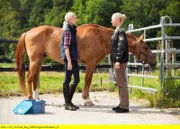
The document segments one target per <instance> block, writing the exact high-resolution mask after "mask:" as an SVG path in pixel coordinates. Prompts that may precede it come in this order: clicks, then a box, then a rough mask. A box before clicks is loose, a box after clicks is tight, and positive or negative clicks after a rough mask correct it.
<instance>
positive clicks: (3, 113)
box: [0, 92, 180, 124]
mask: <svg viewBox="0 0 180 129" xmlns="http://www.w3.org/2000/svg"><path fill="white" fill-rule="evenodd" d="M40 97H41V99H42V100H46V104H47V105H46V107H45V110H46V112H45V114H38V115H15V114H13V112H12V110H13V108H14V107H15V106H16V105H17V104H18V103H19V102H20V101H22V100H23V98H22V97H10V98H3V99H2V98H0V124H180V117H179V115H180V110H179V109H175V110H176V112H175V113H173V109H172V110H168V109H154V108H147V107H144V106H142V105H140V104H139V102H138V103H137V102H134V101H131V104H130V112H129V113H125V114H117V113H115V112H113V111H112V110H111V108H112V107H113V106H116V105H117V103H118V98H117V95H116V93H108V92H92V93H91V97H92V99H93V101H94V103H95V104H96V106H93V107H86V106H83V100H82V99H81V94H75V96H74V103H75V104H76V105H79V106H80V110H78V111H73V112H72V111H67V110H64V107H63V106H62V105H63V103H64V101H63V96H62V94H60V95H47V94H46V95H41V96H40ZM178 111H179V112H178Z"/></svg>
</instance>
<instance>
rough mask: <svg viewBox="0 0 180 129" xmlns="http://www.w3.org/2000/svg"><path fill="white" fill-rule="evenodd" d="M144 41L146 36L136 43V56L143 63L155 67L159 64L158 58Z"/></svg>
mask: <svg viewBox="0 0 180 129" xmlns="http://www.w3.org/2000/svg"><path fill="white" fill-rule="evenodd" d="M143 39H144V35H141V36H140V37H139V38H138V39H137V41H136V50H137V53H136V55H137V57H138V59H139V60H141V61H142V62H143V63H145V64H149V65H150V66H151V67H155V66H156V64H157V62H156V57H155V55H154V54H153V53H152V51H151V49H150V48H149V47H148V45H147V44H146V43H145V42H144V40H143Z"/></svg>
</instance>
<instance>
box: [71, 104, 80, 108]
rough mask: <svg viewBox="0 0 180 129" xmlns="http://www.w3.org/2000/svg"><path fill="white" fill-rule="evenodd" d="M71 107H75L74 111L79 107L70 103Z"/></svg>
mask: <svg viewBox="0 0 180 129" xmlns="http://www.w3.org/2000/svg"><path fill="white" fill-rule="evenodd" d="M71 106H73V107H75V108H76V109H79V107H78V106H76V105H74V104H73V103H71Z"/></svg>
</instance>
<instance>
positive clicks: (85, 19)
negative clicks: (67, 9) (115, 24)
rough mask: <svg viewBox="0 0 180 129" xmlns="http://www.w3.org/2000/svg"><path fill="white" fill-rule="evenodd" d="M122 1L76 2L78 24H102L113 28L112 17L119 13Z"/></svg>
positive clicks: (91, 0)
mask: <svg viewBox="0 0 180 129" xmlns="http://www.w3.org/2000/svg"><path fill="white" fill-rule="evenodd" d="M117 3H121V1H118V0H115V1H107V0H75V2H74V5H73V10H74V11H75V12H76V13H77V16H78V24H79V25H80V24H89V23H94V24H100V25H103V26H106V27H110V26H111V15H112V14H113V13H114V12H117V11H119V6H118V5H119V4H117Z"/></svg>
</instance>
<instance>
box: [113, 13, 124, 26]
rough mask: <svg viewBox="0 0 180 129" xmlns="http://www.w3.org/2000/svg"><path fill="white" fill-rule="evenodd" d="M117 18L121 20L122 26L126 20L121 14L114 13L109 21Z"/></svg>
mask: <svg viewBox="0 0 180 129" xmlns="http://www.w3.org/2000/svg"><path fill="white" fill-rule="evenodd" d="M114 18H119V19H120V20H121V24H123V22H124V20H125V19H126V15H125V14H122V13H114V14H113V15H112V17H111V19H114Z"/></svg>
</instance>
